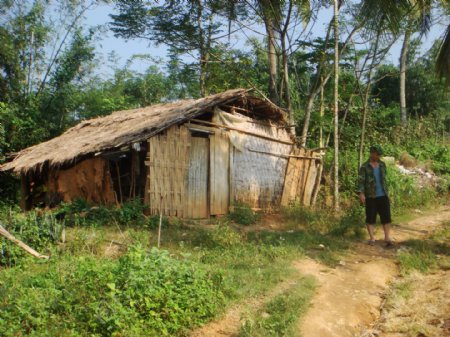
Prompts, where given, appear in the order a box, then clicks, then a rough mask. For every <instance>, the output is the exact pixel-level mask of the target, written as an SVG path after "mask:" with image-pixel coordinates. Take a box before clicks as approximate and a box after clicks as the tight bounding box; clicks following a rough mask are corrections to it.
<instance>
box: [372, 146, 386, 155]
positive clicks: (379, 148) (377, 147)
mask: <svg viewBox="0 0 450 337" xmlns="http://www.w3.org/2000/svg"><path fill="white" fill-rule="evenodd" d="M372 152H377V153H378V154H379V155H382V154H383V149H382V148H381V146H380V145H372V146H371V147H370V153H372Z"/></svg>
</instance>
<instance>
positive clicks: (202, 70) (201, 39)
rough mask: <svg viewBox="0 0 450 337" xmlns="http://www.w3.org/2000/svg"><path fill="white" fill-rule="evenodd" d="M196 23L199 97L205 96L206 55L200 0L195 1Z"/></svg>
mask: <svg viewBox="0 0 450 337" xmlns="http://www.w3.org/2000/svg"><path fill="white" fill-rule="evenodd" d="M197 6H198V9H197V24H198V29H199V45H200V48H199V49H200V74H199V86H200V97H205V96H206V66H207V63H206V62H207V60H206V58H207V55H206V43H205V32H204V29H203V26H202V15H203V7H202V3H201V1H198V2H197Z"/></svg>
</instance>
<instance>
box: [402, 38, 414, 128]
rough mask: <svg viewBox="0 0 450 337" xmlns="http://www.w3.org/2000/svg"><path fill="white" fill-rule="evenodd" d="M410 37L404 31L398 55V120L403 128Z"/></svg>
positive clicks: (404, 123) (404, 122)
mask: <svg viewBox="0 0 450 337" xmlns="http://www.w3.org/2000/svg"><path fill="white" fill-rule="evenodd" d="M410 37H411V31H410V30H409V29H406V31H405V38H404V40H403V45H402V51H401V53H400V120H401V123H402V125H403V126H405V125H406V67H407V57H408V50H409V40H410Z"/></svg>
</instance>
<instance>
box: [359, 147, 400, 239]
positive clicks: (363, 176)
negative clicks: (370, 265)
mask: <svg viewBox="0 0 450 337" xmlns="http://www.w3.org/2000/svg"><path fill="white" fill-rule="evenodd" d="M382 154H383V151H382V149H381V147H380V146H379V145H373V146H371V147H370V157H369V160H368V161H366V162H365V163H364V164H363V165H362V166H361V168H360V169H359V190H358V192H359V198H360V200H361V202H362V203H363V204H365V206H366V225H367V231H368V232H369V236H370V240H369V244H370V245H374V244H375V237H374V235H373V231H374V226H375V223H376V220H377V214H379V215H380V219H381V223H382V225H383V230H384V241H385V242H386V246H387V247H391V246H392V245H393V244H392V241H391V237H390V224H391V206H390V203H389V196H388V191H387V188H386V173H387V172H386V164H385V163H384V162H382V161H381V160H380V157H381V155H382Z"/></svg>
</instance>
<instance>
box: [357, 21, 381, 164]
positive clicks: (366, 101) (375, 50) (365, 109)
mask: <svg viewBox="0 0 450 337" xmlns="http://www.w3.org/2000/svg"><path fill="white" fill-rule="evenodd" d="M380 36H381V30H380V31H378V32H377V37H376V40H375V45H374V47H373V56H372V62H371V65H370V68H369V72H368V74H367V84H366V90H365V92H364V99H363V119H362V125H361V138H360V141H359V153H358V168H359V167H361V165H362V161H363V155H364V141H365V135H366V123H367V115H368V113H369V97H370V90H371V88H372V72H373V69H374V65H375V63H376V57H377V53H378V43H379V42H380ZM371 49H372V48H371Z"/></svg>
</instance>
